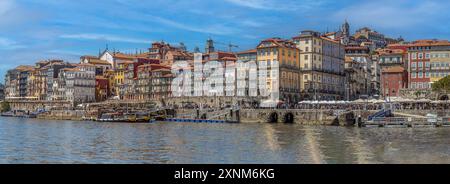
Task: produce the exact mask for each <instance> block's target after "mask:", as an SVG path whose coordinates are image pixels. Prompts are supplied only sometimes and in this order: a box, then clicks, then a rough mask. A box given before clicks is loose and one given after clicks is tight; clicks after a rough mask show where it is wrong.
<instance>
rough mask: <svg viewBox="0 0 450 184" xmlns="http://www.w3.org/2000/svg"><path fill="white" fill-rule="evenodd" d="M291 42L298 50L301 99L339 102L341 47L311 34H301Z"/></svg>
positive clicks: (342, 88) (314, 33)
mask: <svg viewBox="0 0 450 184" xmlns="http://www.w3.org/2000/svg"><path fill="white" fill-rule="evenodd" d="M293 42H294V43H295V44H296V46H297V48H298V49H299V50H300V59H301V64H300V65H301V66H300V67H301V68H302V72H301V75H302V82H301V88H302V89H305V91H302V96H304V98H305V99H309V100H340V99H343V96H344V92H345V91H344V88H345V87H344V85H345V72H344V70H345V66H344V61H345V47H344V46H343V45H342V44H341V43H339V42H337V41H334V40H332V39H329V38H327V37H323V36H322V35H321V34H320V33H318V32H314V31H302V33H301V34H300V35H299V36H297V37H294V38H293Z"/></svg>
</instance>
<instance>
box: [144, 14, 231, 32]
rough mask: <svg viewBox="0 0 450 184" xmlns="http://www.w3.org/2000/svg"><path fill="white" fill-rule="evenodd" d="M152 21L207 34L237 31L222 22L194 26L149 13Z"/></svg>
mask: <svg viewBox="0 0 450 184" xmlns="http://www.w3.org/2000/svg"><path fill="white" fill-rule="evenodd" d="M149 17H150V19H147V20H150V21H153V22H157V23H160V24H164V25H166V26H170V27H174V28H178V29H182V30H187V31H192V32H198V33H207V34H216V35H229V34H233V33H235V30H234V29H233V28H232V27H228V26H225V25H222V24H212V25H208V26H205V27H201V26H192V25H188V24H183V23H180V22H176V21H173V20H169V19H166V18H163V17H157V16H151V15H149Z"/></svg>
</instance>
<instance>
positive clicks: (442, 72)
mask: <svg viewBox="0 0 450 184" xmlns="http://www.w3.org/2000/svg"><path fill="white" fill-rule="evenodd" d="M426 68H427V69H428V68H430V71H429V72H430V73H429V74H428V72H426V73H425V76H430V82H431V83H434V82H437V81H439V80H441V79H442V78H444V77H446V76H448V75H450V48H447V49H446V50H442V51H441V49H437V50H436V51H431V53H430V66H429V67H428V66H426Z"/></svg>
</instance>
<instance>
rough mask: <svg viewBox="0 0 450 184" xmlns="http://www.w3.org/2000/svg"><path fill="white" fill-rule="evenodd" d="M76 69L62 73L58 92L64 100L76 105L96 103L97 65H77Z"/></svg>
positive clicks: (64, 70) (69, 69) (67, 69)
mask: <svg viewBox="0 0 450 184" xmlns="http://www.w3.org/2000/svg"><path fill="white" fill-rule="evenodd" d="M75 66H76V67H75V68H66V69H63V70H62V72H61V73H60V75H61V76H60V82H59V83H58V84H55V85H58V86H57V87H58V92H60V94H61V93H63V95H61V96H63V99H64V100H68V101H71V102H72V103H73V104H74V105H77V104H80V103H89V102H95V65H92V64H76V65H75Z"/></svg>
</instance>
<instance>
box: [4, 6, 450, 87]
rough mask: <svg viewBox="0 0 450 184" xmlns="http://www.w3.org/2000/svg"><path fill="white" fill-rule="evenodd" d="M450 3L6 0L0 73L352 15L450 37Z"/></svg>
mask: <svg viewBox="0 0 450 184" xmlns="http://www.w3.org/2000/svg"><path fill="white" fill-rule="evenodd" d="M448 9H450V1H447V0H427V1H422V0H380V1H372V0H362V1H361V0H339V1H335V0H96V1H92V0H77V1H74V0H39V1H36V0H0V56H1V58H2V59H1V60H0V81H3V78H4V73H5V71H6V70H7V69H10V68H13V67H15V66H17V65H20V64H33V63H34V62H36V61H38V60H42V59H65V60H67V61H71V62H78V60H79V57H80V56H81V55H87V54H90V55H95V54H98V51H99V49H104V48H105V45H106V44H108V45H109V48H111V49H113V48H115V49H116V50H120V51H122V52H135V50H136V49H146V48H148V47H149V46H150V43H151V42H152V41H160V40H164V41H166V42H169V43H172V44H178V43H179V42H184V43H185V44H186V45H187V47H188V49H190V50H192V49H193V48H194V47H195V46H198V47H200V48H201V49H203V48H204V42H205V40H206V39H207V38H208V37H212V38H213V39H214V40H216V41H218V42H223V43H228V42H231V43H234V44H237V45H239V46H240V50H244V49H249V48H252V47H254V46H255V45H256V44H257V43H258V42H259V40H261V39H264V38H268V37H274V36H276V37H283V38H289V37H291V36H294V35H296V34H298V32H299V31H300V30H305V29H313V30H317V31H321V32H323V31H326V30H327V29H328V30H330V31H334V30H337V29H338V27H339V26H340V24H342V22H343V21H344V20H345V19H348V21H349V22H350V24H351V26H352V31H355V29H356V28H359V27H362V26H369V27H372V28H373V29H375V30H377V31H379V32H382V33H385V34H386V35H388V36H391V37H398V36H400V35H401V36H403V37H404V38H406V39H408V40H414V39H424V38H437V39H450V29H448V28H449V27H450V22H448V20H450V13H448V11H447V10H448ZM218 46H219V49H222V50H226V48H225V46H220V45H218Z"/></svg>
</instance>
